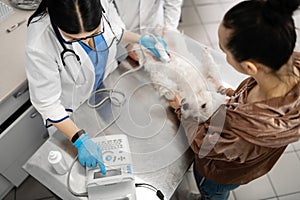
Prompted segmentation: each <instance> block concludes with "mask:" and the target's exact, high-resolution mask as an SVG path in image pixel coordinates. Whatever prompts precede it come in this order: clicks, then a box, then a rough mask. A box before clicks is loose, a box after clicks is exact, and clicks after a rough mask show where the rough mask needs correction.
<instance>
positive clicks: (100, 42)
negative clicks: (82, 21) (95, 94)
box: [79, 35, 109, 91]
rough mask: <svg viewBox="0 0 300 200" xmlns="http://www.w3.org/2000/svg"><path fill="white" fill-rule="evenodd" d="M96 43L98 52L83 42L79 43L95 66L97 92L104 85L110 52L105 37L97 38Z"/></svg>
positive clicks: (99, 36)
mask: <svg viewBox="0 0 300 200" xmlns="http://www.w3.org/2000/svg"><path fill="white" fill-rule="evenodd" d="M94 42H95V47H96V51H95V50H93V49H92V48H91V47H90V46H88V45H87V44H85V43H83V42H81V41H79V44H80V45H81V46H82V48H83V49H84V50H85V52H86V53H87V54H88V55H89V57H90V59H91V61H92V63H93V65H94V68H95V84H94V91H95V90H97V89H98V88H100V86H101V85H102V82H103V77H104V73H105V67H106V63H107V58H108V51H109V50H108V48H107V44H106V41H105V40H104V37H103V35H97V36H95V37H94ZM103 50H104V51H103Z"/></svg>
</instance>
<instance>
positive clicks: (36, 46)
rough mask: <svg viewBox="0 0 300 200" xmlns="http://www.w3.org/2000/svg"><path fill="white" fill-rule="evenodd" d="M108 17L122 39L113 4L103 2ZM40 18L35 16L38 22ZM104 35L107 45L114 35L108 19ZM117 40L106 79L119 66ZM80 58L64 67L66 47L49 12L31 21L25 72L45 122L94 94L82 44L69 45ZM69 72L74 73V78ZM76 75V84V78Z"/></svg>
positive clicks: (62, 116) (92, 74) (64, 114)
mask: <svg viewBox="0 0 300 200" xmlns="http://www.w3.org/2000/svg"><path fill="white" fill-rule="evenodd" d="M101 3H102V6H103V8H104V9H105V14H104V15H105V16H106V17H107V19H108V21H109V22H110V24H111V27H112V29H113V31H114V33H115V35H116V37H117V38H118V39H119V40H120V39H121V37H122V34H123V29H122V28H121V26H120V25H122V22H121V21H120V18H119V16H118V14H117V13H116V10H115V8H114V6H113V5H111V4H108V2H107V1H104V0H102V1H101ZM36 19H37V18H35V19H33V21H35V20H36ZM103 22H104V28H105V32H104V34H103V36H104V39H105V40H106V42H107V45H109V44H110V41H112V39H113V38H114V34H113V32H112V31H111V29H110V27H109V25H108V23H107V22H106V20H103ZM116 43H117V41H116V40H114V42H113V45H112V46H111V47H110V48H109V54H108V60H107V66H106V69H105V75H104V78H106V77H107V76H108V74H109V73H111V72H112V71H113V70H114V69H115V68H116V67H117V63H116V60H115V55H116ZM66 47H67V49H73V50H74V51H75V52H76V54H77V55H78V56H79V57H80V60H81V65H80V64H79V62H78V61H77V60H76V58H75V57H74V56H72V57H71V58H70V59H68V62H67V63H66V64H67V66H66V67H64V66H63V64H62V60H61V57H60V53H61V52H62V51H63V47H62V46H61V44H60V43H59V41H58V39H57V37H56V35H55V33H54V31H53V28H52V26H51V23H50V18H49V16H48V15H46V16H45V17H43V18H42V19H40V20H39V21H37V22H34V23H32V24H30V26H29V27H28V33H27V45H26V74H27V79H28V84H29V91H30V99H31V102H32V104H33V106H34V107H35V108H36V109H37V111H38V112H39V113H40V114H41V115H42V117H43V119H44V120H45V123H46V125H47V124H48V122H60V121H62V120H64V119H66V118H67V117H68V116H69V114H70V113H69V111H71V112H72V111H74V110H76V109H77V108H78V107H79V106H80V105H81V104H82V103H84V102H85V101H86V100H87V99H88V98H89V96H90V95H91V93H92V90H93V86H94V81H95V72H94V66H93V64H92V62H91V60H90V58H89V56H88V55H87V54H86V52H85V50H84V49H83V48H82V47H81V45H80V44H79V43H77V42H76V43H73V44H72V45H68V44H66ZM70 71H71V72H73V73H74V76H73V77H72V76H71V75H70V74H71V73H70ZM73 78H75V79H76V80H77V81H76V84H75V82H74V80H73Z"/></svg>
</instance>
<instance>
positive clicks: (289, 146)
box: [284, 144, 300, 153]
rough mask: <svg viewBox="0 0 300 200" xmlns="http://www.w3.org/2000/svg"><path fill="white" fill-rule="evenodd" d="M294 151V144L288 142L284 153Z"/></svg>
mask: <svg viewBox="0 0 300 200" xmlns="http://www.w3.org/2000/svg"><path fill="white" fill-rule="evenodd" d="M299 147H300V145H299ZM294 151H295V148H294V145H293V144H290V145H288V146H287V148H286V149H285V151H284V153H289V152H294Z"/></svg>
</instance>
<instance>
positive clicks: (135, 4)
mask: <svg viewBox="0 0 300 200" xmlns="http://www.w3.org/2000/svg"><path fill="white" fill-rule="evenodd" d="M110 1H112V2H113V3H114V5H115V7H116V9H117V12H118V13H119V15H120V17H121V19H122V20H123V22H124V23H125V26H126V29H128V30H131V31H133V32H136V33H146V32H147V31H149V30H151V29H152V28H155V27H156V26H157V25H159V26H160V27H163V28H168V29H171V30H173V29H174V30H175V29H177V26H178V23H179V19H180V15H181V5H182V1H183V0H130V1H128V0H110Z"/></svg>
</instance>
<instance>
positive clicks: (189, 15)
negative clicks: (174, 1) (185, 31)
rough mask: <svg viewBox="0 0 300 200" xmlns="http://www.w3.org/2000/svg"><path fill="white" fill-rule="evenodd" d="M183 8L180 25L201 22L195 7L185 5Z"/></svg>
mask: <svg viewBox="0 0 300 200" xmlns="http://www.w3.org/2000/svg"><path fill="white" fill-rule="evenodd" d="M181 10H182V14H181V22H180V26H191V25H195V24H200V23H201V21H200V18H199V17H198V15H197V12H196V9H195V8H194V7H183V8H182V9H181Z"/></svg>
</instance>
